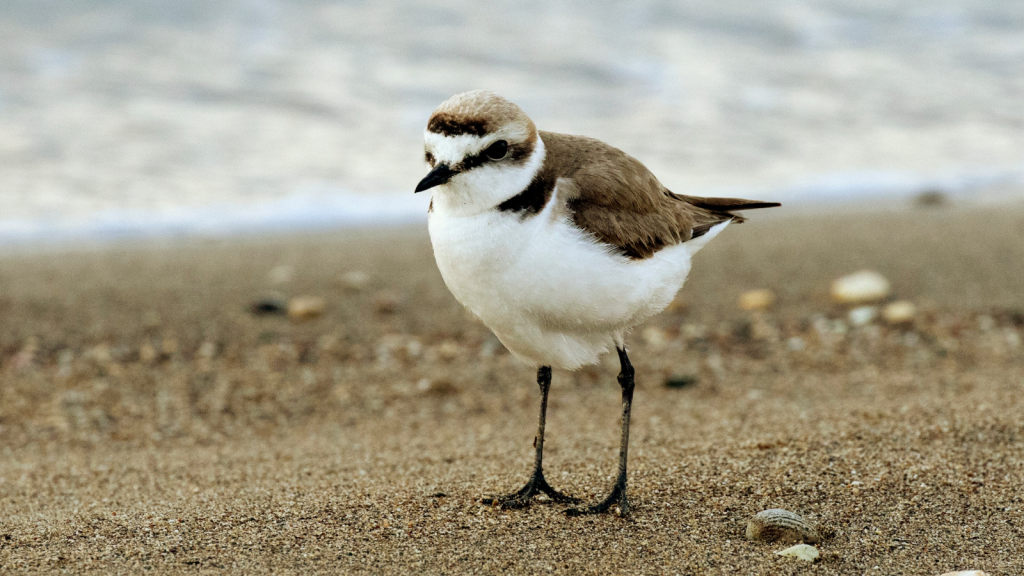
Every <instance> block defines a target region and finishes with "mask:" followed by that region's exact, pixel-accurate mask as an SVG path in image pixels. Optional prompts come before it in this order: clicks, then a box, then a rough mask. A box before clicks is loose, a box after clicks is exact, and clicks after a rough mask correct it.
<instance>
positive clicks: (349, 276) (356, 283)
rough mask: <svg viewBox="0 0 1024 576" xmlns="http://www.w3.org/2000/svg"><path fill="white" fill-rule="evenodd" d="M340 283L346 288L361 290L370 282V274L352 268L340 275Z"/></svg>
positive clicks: (355, 290)
mask: <svg viewBox="0 0 1024 576" xmlns="http://www.w3.org/2000/svg"><path fill="white" fill-rule="evenodd" d="M338 283H340V284H341V285H342V287H344V288H345V289H346V290H351V291H353V292H359V291H362V290H363V289H365V288H366V287H367V285H369V284H370V275H369V274H367V273H366V272H363V271H362V270H351V271H349V272H345V273H344V274H342V275H341V276H339V277H338Z"/></svg>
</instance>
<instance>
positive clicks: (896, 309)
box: [882, 300, 917, 324]
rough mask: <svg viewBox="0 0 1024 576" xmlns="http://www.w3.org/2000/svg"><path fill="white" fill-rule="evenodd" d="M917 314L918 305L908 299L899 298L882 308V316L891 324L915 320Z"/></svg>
mask: <svg viewBox="0 0 1024 576" xmlns="http://www.w3.org/2000/svg"><path fill="white" fill-rule="evenodd" d="M915 316H917V307H916V306H914V303H913V302H910V301H908V300H898V301H896V302H893V303H891V304H889V305H888V306H886V307H885V308H884V309H883V310H882V318H884V319H885V321H886V322H888V323H889V324H906V323H908V322H913V320H914V317H915Z"/></svg>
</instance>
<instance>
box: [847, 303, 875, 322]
mask: <svg viewBox="0 0 1024 576" xmlns="http://www.w3.org/2000/svg"><path fill="white" fill-rule="evenodd" d="M876 316H878V308H875V307H874V306H858V307H856V308H854V309H853V310H850V313H849V314H847V318H849V320H850V324H851V325H853V326H867V325H868V324H871V321H872V320H874V319H875V317H876Z"/></svg>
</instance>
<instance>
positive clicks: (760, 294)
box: [740, 288, 775, 312]
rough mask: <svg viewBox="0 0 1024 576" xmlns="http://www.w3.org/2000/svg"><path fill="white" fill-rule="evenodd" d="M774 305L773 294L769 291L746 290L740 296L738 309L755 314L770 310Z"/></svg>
mask: <svg viewBox="0 0 1024 576" xmlns="http://www.w3.org/2000/svg"><path fill="white" fill-rule="evenodd" d="M774 304H775V293H774V292H772V291H771V290H766V289H763V288H762V289H759V290H748V291H746V292H744V293H743V294H740V309H741V310H746V311H748V312H757V311H763V310H768V309H770V308H771V307H772V306H773V305H774Z"/></svg>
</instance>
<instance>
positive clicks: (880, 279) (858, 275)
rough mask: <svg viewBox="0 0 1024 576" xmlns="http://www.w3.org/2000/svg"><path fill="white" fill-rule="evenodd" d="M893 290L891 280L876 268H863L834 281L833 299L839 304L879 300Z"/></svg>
mask: <svg viewBox="0 0 1024 576" xmlns="http://www.w3.org/2000/svg"><path fill="white" fill-rule="evenodd" d="M891 290H892V287H891V285H890V284H889V280H888V279H886V277H885V276H882V275H881V274H879V273H878V272H875V271H874V270H861V271H860V272H854V273H853V274H850V275H848V276H843V277H841V278H837V279H836V280H835V281H833V282H832V299H833V300H834V301H835V302H837V303H839V304H864V303H868V302H877V301H879V300H882V299H884V298H885V297H886V296H888V295H889V292H890V291H891Z"/></svg>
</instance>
